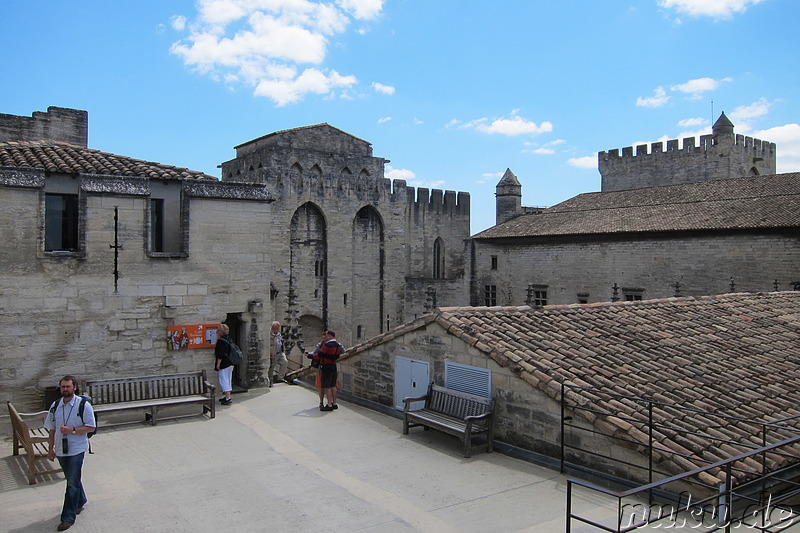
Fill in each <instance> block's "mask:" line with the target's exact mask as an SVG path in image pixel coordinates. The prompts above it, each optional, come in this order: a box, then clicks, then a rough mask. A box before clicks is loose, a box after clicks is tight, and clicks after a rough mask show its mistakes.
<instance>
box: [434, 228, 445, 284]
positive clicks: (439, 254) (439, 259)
mask: <svg viewBox="0 0 800 533" xmlns="http://www.w3.org/2000/svg"><path fill="white" fill-rule="evenodd" d="M433 277H434V278H435V279H443V278H444V277H445V275H444V242H443V241H442V239H441V238H438V239H436V240H435V241H434V242H433Z"/></svg>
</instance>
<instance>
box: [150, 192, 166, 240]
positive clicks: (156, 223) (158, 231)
mask: <svg viewBox="0 0 800 533" xmlns="http://www.w3.org/2000/svg"><path fill="white" fill-rule="evenodd" d="M150 248H151V250H150V251H151V252H163V251H164V200H163V199H161V198H154V199H151V200H150Z"/></svg>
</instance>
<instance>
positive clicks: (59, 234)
mask: <svg viewBox="0 0 800 533" xmlns="http://www.w3.org/2000/svg"><path fill="white" fill-rule="evenodd" d="M44 232H45V234H44V249H45V251H47V252H56V251H68V252H77V251H78V195H77V194H45V223H44Z"/></svg>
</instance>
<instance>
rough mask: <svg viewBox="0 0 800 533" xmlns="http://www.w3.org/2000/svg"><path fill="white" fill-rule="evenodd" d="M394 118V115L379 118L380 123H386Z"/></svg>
mask: <svg viewBox="0 0 800 533" xmlns="http://www.w3.org/2000/svg"><path fill="white" fill-rule="evenodd" d="M390 120H392V117H381V118H379V119H378V124H385V123H387V122H389V121H390Z"/></svg>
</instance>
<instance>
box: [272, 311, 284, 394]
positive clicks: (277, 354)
mask: <svg viewBox="0 0 800 533" xmlns="http://www.w3.org/2000/svg"><path fill="white" fill-rule="evenodd" d="M287 364H288V361H287V360H286V354H284V353H283V337H281V323H280V322H278V321H277V320H276V321H275V322H273V323H272V328H271V329H270V334H269V373H268V376H269V386H270V387H271V386H272V384H273V383H282V382H283V378H284V376H285V375H286V366H287Z"/></svg>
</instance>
